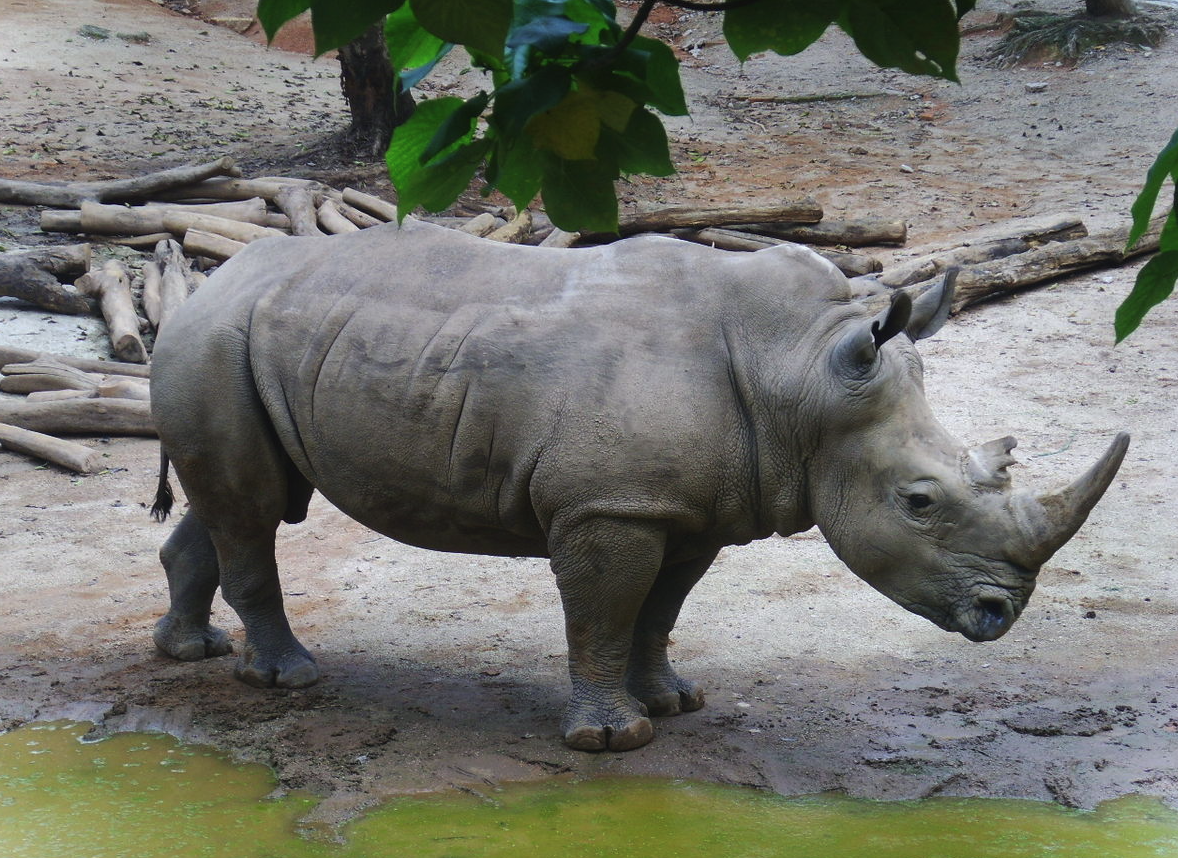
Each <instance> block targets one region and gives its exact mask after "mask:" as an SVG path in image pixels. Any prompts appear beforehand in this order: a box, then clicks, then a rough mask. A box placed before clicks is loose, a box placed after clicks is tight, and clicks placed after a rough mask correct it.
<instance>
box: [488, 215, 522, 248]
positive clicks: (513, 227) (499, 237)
mask: <svg viewBox="0 0 1178 858" xmlns="http://www.w3.org/2000/svg"><path fill="white" fill-rule="evenodd" d="M531 232H532V213H531V212H530V211H528V210H527V209H524V210H523V211H522V212H520V213H519V214H517V215H516V216H515V217H513V218H512V219H511V220H509V221H508V222H507V223H506V224H504V225H503V226H501V227H499V228H498V229H497V230H495V231H494V232H490V233H488V234H487V238H488V239H490V240H491V241H501V242H504V243H505V244H520V243H521V242H523V241H525V240H526V239H527V237H528V236H529V235H531Z"/></svg>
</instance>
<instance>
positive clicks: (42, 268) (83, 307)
mask: <svg viewBox="0 0 1178 858" xmlns="http://www.w3.org/2000/svg"><path fill="white" fill-rule="evenodd" d="M89 265H90V245H88V244H71V245H66V246H64V247H46V248H39V249H37V250H29V251H13V252H10V253H3V254H0V295H2V296H6V297H9V298H19V299H20V300H22V301H27V302H28V303H30V304H35V305H36V306H38V307H42V308H43V309H46V310H52V311H53V312H55V313H69V314H72V315H75V316H82V315H90V314H92V313H93V312H94V311H95V309H96V307H97V305H96V304H95V303H94V302H93V301H91V300H90V299H89V298H87V297H86V296H84V295H79V294H78V293H77V292H73V291H70V290H68V289H67V288H66V287H65V286H63V285H62V284H61V283H59V282H58V279H57V278H58V277H59V276H63V275H67V274H75V273H78V272H80V271H85V270H86V269H87V268H88V267H89Z"/></svg>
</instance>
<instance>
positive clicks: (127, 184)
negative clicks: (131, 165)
mask: <svg viewBox="0 0 1178 858" xmlns="http://www.w3.org/2000/svg"><path fill="white" fill-rule="evenodd" d="M225 175H232V176H239V175H241V171H240V170H238V169H237V167H236V166H235V165H234V163H233V159H232V158H228V157H226V158H220V159H218V160H216V161H213V162H212V163H209V164H192V165H189V166H186V167H174V168H172V169H170V170H160V171H159V172H155V173H148V174H147V175H144V176H136V177H134V178H131V179H112V180H109V181H104V182H73V183H70V184H65V185H59V184H52V185H50V184H42V183H39V182H22V181H16V180H13V179H0V202H2V203H18V204H21V205H30V206H56V207H57V208H78V207H80V206H81V204H82V203H83V202H85V201H93V202H108V201H112V200H142V199H147V198H149V197H152V196H154V195H158V194H159V193H160V192H162V191H164V190H166V189H168V188H176V187H180V186H183V185H190V184H192V183H194V182H199V181H202V180H204V179H207V178H209V177H211V176H225Z"/></svg>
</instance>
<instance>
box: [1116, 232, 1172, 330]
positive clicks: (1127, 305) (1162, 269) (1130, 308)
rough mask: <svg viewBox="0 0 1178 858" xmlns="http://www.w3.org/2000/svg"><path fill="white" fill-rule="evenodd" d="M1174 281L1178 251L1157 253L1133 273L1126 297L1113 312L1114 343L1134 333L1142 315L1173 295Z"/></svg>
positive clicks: (1143, 316)
mask: <svg viewBox="0 0 1178 858" xmlns="http://www.w3.org/2000/svg"><path fill="white" fill-rule="evenodd" d="M1176 280H1178V250H1167V251H1164V252H1162V253H1159V254H1158V255H1157V256H1155V257H1154V258H1153V259H1151V260H1149V262H1147V263H1145V266H1144V267H1143V268H1142V269H1141V270H1140V271H1139V272H1137V282H1136V283H1135V284H1134V285H1133V291H1132V292H1130V293H1129V297H1128V298H1126V299H1125V301H1124V302H1123V303H1122V304H1121V306H1120V307H1118V308H1117V315H1116V320H1115V328H1116V332H1117V342H1118V343H1119V342H1121V341H1122V340H1123V339H1125V337H1127V336H1129V334H1131V333H1133V332H1134V331H1135V330H1137V326H1138V325H1140V324H1141V320H1142V319H1143V318H1145V314H1146V313H1148V312H1149V310H1150V308H1151V307H1153V306H1154V305H1155V304H1158V303H1160V302H1162V301H1164V300H1165V299H1166V298H1167V297H1169V295H1170V293H1171V292H1173V291H1174V282H1175V281H1176Z"/></svg>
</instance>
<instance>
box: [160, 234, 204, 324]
mask: <svg viewBox="0 0 1178 858" xmlns="http://www.w3.org/2000/svg"><path fill="white" fill-rule="evenodd" d="M154 264H155V265H156V266H158V267H159V270H160V272H161V274H160V310H159V321H158V322H157V323H156V329H157V330H158V329H160V328H162V327H163V326H164V325H165V324H166V323H167V321H168V319H170V318H171V317H172V315H173V314H174V313H175V312H176V310H177V309H179V307H180V305H181V304H183V303H184V302H185V301H186V300H187V299H188V295H189V294H190V293H191V291H192V290H193V288H194V284H193V282H192V278H191V276H190V275H191V273H192V271H191V269H190V268H189V264H188V260H187V259H186V258H185V257H184V250H183V248H181V247H180V245H179V244H177V243H176V242H174V241H161V242H160V243H159V244H157V245H156V246H155V260H154Z"/></svg>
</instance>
